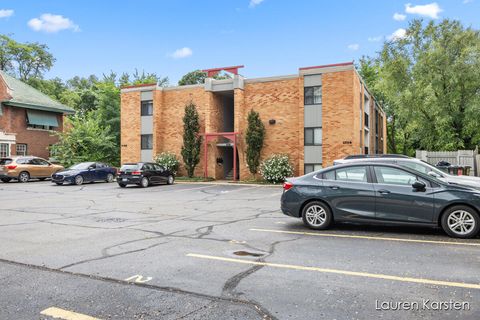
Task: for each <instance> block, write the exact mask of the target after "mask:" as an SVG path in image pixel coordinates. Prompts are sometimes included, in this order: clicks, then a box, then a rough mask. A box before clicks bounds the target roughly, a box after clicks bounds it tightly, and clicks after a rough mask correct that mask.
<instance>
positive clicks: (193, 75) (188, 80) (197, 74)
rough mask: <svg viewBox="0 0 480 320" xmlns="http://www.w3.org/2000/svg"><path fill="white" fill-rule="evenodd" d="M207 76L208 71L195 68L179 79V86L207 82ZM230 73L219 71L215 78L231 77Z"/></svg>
mask: <svg viewBox="0 0 480 320" xmlns="http://www.w3.org/2000/svg"><path fill="white" fill-rule="evenodd" d="M206 78H207V73H206V72H203V71H201V70H194V71H191V72H189V73H187V74H185V75H184V76H183V77H182V78H181V79H180V80H179V81H178V85H179V86H185V85H189V84H202V83H205V79H206ZM230 78H231V77H230V75H229V74H227V73H217V74H216V75H215V76H213V79H216V80H222V79H230Z"/></svg>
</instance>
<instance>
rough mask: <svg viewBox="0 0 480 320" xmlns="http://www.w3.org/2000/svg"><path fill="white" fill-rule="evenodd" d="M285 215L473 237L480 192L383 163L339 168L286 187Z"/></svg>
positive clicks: (313, 223)
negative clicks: (431, 229)
mask: <svg viewBox="0 0 480 320" xmlns="http://www.w3.org/2000/svg"><path fill="white" fill-rule="evenodd" d="M283 187H284V192H283V195H282V200H281V206H282V211H283V213H284V214H286V215H289V216H292V217H297V218H302V219H303V222H304V223H305V225H306V226H308V227H309V228H312V229H317V230H321V229H326V228H328V227H329V226H330V225H332V223H333V222H334V221H335V222H336V221H349V222H358V223H368V224H383V225H394V224H396V225H399V224H401V225H419V226H430V227H441V228H442V229H443V230H444V231H445V232H446V233H447V234H448V235H450V236H452V237H457V238H473V237H475V236H476V235H477V234H478V233H479V230H480V216H479V212H480V191H479V190H476V189H472V188H469V187H463V186H460V185H452V184H448V183H446V182H444V181H441V180H438V179H436V178H434V177H431V176H429V175H427V174H423V173H420V172H418V171H415V170H412V169H409V168H405V167H401V166H398V165H393V164H384V163H378V162H371V163H354V164H348V165H340V166H334V167H330V168H326V169H323V170H320V171H317V172H313V173H310V174H307V175H304V176H302V177H299V178H294V179H288V180H287V181H286V182H285V184H284V186H283Z"/></svg>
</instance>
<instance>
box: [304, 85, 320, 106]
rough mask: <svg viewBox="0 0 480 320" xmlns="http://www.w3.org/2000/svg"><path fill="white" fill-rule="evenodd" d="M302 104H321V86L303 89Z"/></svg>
mask: <svg viewBox="0 0 480 320" xmlns="http://www.w3.org/2000/svg"><path fill="white" fill-rule="evenodd" d="M304 104H305V105H310V104H322V86H317V87H305V89H304Z"/></svg>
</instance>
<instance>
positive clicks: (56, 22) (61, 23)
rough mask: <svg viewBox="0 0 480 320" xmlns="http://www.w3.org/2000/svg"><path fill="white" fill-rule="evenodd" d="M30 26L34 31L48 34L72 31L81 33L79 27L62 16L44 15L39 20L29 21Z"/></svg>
mask: <svg viewBox="0 0 480 320" xmlns="http://www.w3.org/2000/svg"><path fill="white" fill-rule="evenodd" d="M28 26H29V27H30V28H32V30H34V31H43V32H47V33H55V32H58V31H62V30H68V29H71V30H73V31H75V32H77V31H80V28H79V26H77V25H76V24H75V23H73V21H72V20H70V19H68V18H65V17H64V16H62V15H57V14H51V13H44V14H42V15H41V16H40V17H39V18H33V19H31V20H30V21H28Z"/></svg>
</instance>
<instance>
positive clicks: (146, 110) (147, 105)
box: [141, 100, 153, 116]
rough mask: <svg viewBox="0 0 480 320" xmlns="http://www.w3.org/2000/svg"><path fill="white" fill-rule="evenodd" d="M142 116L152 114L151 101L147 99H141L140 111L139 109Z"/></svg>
mask: <svg viewBox="0 0 480 320" xmlns="http://www.w3.org/2000/svg"><path fill="white" fill-rule="evenodd" d="M141 115H142V116H151V115H153V101H152V100H148V101H142V111H141Z"/></svg>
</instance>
